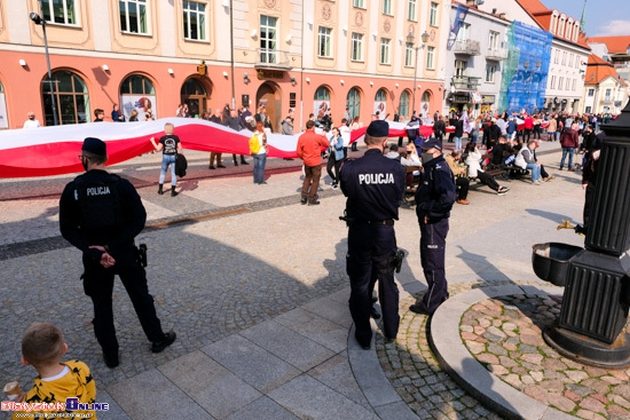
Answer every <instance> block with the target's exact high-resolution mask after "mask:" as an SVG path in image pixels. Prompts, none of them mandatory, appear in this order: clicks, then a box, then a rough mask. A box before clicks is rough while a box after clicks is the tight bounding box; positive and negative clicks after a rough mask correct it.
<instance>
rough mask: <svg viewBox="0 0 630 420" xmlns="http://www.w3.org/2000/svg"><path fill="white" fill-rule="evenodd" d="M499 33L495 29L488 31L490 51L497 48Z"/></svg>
mask: <svg viewBox="0 0 630 420" xmlns="http://www.w3.org/2000/svg"><path fill="white" fill-rule="evenodd" d="M500 36H501V34H500V33H499V32H497V31H490V32H489V33H488V46H489V47H488V49H490V50H491V51H495V50H498V49H499V45H500V40H499V39H500V38H499V37H500Z"/></svg>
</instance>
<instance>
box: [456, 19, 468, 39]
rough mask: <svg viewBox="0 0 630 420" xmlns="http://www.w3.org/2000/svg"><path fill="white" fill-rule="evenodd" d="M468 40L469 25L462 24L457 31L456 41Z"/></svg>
mask: <svg viewBox="0 0 630 420" xmlns="http://www.w3.org/2000/svg"><path fill="white" fill-rule="evenodd" d="M469 38H470V23H464V24H463V25H462V26H461V27H460V28H459V31H457V38H456V40H457V41H468V39H469Z"/></svg>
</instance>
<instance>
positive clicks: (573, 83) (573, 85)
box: [571, 79, 577, 92]
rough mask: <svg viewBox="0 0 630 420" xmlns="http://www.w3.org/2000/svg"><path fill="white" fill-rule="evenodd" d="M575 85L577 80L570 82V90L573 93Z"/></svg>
mask: <svg viewBox="0 0 630 420" xmlns="http://www.w3.org/2000/svg"><path fill="white" fill-rule="evenodd" d="M576 83H577V79H573V81H572V82H571V90H572V91H573V92H575V86H576Z"/></svg>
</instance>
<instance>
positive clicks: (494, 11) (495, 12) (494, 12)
mask: <svg viewBox="0 0 630 420" xmlns="http://www.w3.org/2000/svg"><path fill="white" fill-rule="evenodd" d="M492 14H493V15H496V14H497V8H496V7H494V8H493V9H492Z"/></svg>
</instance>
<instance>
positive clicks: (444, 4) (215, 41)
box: [0, 0, 450, 130]
mask: <svg viewBox="0 0 630 420" xmlns="http://www.w3.org/2000/svg"><path fill="white" fill-rule="evenodd" d="M449 10H450V2H448V1H444V0H379V1H375V0H349V1H340V0H336V1H335V0H304V1H300V0H232V1H229V0H207V1H203V0H199V1H187V0H177V1H159V0H120V1H116V2H114V1H97V0H63V1H53V0H41V1H37V0H8V1H4V2H1V3H0V62H1V63H2V65H1V66H0V128H19V127H22V125H23V123H24V120H25V119H26V115H27V113H28V112H30V111H33V112H34V113H35V115H36V118H37V119H38V120H39V121H41V122H42V125H50V124H52V123H53V119H54V118H53V106H52V105H53V102H54V104H55V108H56V116H57V120H58V121H59V122H60V123H62V124H72V123H80V122H86V121H92V120H93V119H94V114H93V113H94V110H95V109H97V108H101V109H103V110H104V111H105V119H106V120H111V117H110V113H111V111H112V107H113V105H114V104H118V105H119V106H120V108H121V110H122V111H123V112H124V114H125V115H126V116H127V118H128V117H129V116H130V114H131V112H132V110H135V111H136V112H137V113H138V117H139V119H140V120H142V119H143V118H145V116H146V115H148V114H150V115H152V116H153V117H154V118H160V117H168V116H174V115H175V113H176V109H177V108H178V105H179V104H180V103H185V104H187V105H188V108H189V111H190V113H191V114H192V115H193V116H195V115H201V114H202V113H203V112H212V111H213V110H215V109H216V108H223V107H224V106H225V105H226V104H230V103H231V102H232V101H234V105H235V106H236V107H241V106H243V105H245V104H249V105H250V109H251V110H252V112H255V108H256V105H258V104H260V103H265V104H266V107H267V110H268V113H269V115H270V117H271V120H272V122H273V126H274V129H276V130H277V129H278V128H279V126H280V121H281V120H282V118H283V117H284V116H285V115H286V114H287V113H288V111H289V109H290V108H293V109H294V110H295V112H296V124H299V125H300V126H301V124H303V123H304V121H305V120H306V119H307V118H308V115H309V114H310V113H317V112H318V110H319V109H322V107H326V108H329V109H330V110H331V111H332V117H333V119H334V121H335V122H336V123H338V122H339V121H340V119H341V118H342V116H343V115H344V114H345V112H346V107H347V108H348V113H349V114H350V116H352V117H354V116H358V117H359V118H360V120H361V121H363V122H367V121H369V120H370V118H371V114H372V113H373V112H374V111H375V110H376V109H380V110H381V111H382V113H384V114H389V115H390V118H392V117H393V115H394V114H400V115H402V116H403V118H408V117H409V116H410V115H411V112H412V110H413V109H417V110H418V111H419V112H422V113H425V114H430V113H433V112H434V111H437V110H441V107H442V101H443V98H444V76H443V75H444V68H445V66H446V63H445V58H446V57H445V54H443V53H442V52H443V51H445V46H446V40H447V39H446V38H447V35H448V27H449V16H448V13H449ZM31 12H35V13H38V14H39V15H40V16H42V17H43V19H44V20H45V21H46V32H47V38H48V39H47V40H48V45H49V50H50V63H51V70H52V83H51V82H50V81H49V80H48V78H47V65H46V58H45V54H44V39H43V31H42V30H43V27H42V25H41V24H40V25H37V24H35V23H34V22H33V21H32V20H31V19H29V14H30V13H31ZM231 24H232V25H231ZM423 34H424V37H423V36H422V35H423ZM423 38H424V39H426V42H423ZM414 82H415V83H414Z"/></svg>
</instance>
